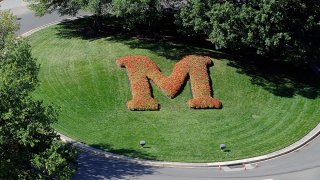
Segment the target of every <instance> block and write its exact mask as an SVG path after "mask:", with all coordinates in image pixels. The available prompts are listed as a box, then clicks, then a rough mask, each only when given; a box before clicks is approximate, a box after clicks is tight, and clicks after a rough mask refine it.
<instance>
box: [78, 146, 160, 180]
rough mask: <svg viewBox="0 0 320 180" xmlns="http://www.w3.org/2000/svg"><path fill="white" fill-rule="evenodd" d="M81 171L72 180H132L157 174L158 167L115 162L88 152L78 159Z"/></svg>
mask: <svg viewBox="0 0 320 180" xmlns="http://www.w3.org/2000/svg"><path fill="white" fill-rule="evenodd" d="M78 162H79V169H78V171H77V172H76V174H75V175H74V176H73V178H72V179H74V180H75V179H85V180H89V179H131V178H133V177H135V178H139V177H140V176H143V175H152V174H155V170H156V169H157V168H156V167H151V166H145V165H140V164H136V163H130V162H126V161H122V160H113V159H108V158H104V157H99V156H96V155H92V154H89V153H87V152H81V153H80V155H79V158H78Z"/></svg>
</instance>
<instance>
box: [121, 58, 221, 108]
mask: <svg viewBox="0 0 320 180" xmlns="http://www.w3.org/2000/svg"><path fill="white" fill-rule="evenodd" d="M212 64H213V62H212V61H211V59H210V58H209V57H206V56H192V55H190V56H186V57H184V58H183V59H182V60H180V61H179V62H178V63H177V64H175V66H174V68H173V71H172V73H171V74H170V75H169V76H164V75H163V74H162V73H161V71H160V69H159V68H158V66H157V65H156V64H155V63H154V62H153V61H152V60H151V59H149V58H148V57H145V56H126V57H122V58H120V59H119V60H118V65H119V67H125V68H126V69H127V73H128V76H129V81H130V86H131V92H132V97H133V98H132V100H131V101H129V102H128V103H127V107H128V109H130V110H158V109H159V104H158V102H157V101H156V100H155V99H154V98H152V95H151V87H150V84H149V79H150V80H152V82H153V83H155V84H156V85H157V86H158V87H159V88H160V89H161V90H162V91H164V92H165V93H166V95H167V96H169V97H171V98H173V97H175V96H176V95H177V94H178V93H179V91H180V89H181V88H182V85H183V84H184V82H185V81H186V80H187V78H188V75H189V76H190V81H191V89H192V96H193V99H191V100H189V101H188V103H187V104H188V106H189V107H191V108H195V109H207V108H221V102H220V101H219V100H218V99H215V98H213V97H212V96H211V94H212V93H211V85H210V79H209V75H208V66H209V65H212Z"/></svg>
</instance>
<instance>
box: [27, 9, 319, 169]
mask: <svg viewBox="0 0 320 180" xmlns="http://www.w3.org/2000/svg"><path fill="white" fill-rule="evenodd" d="M85 16H87V15H85ZM85 16H80V17H74V18H68V19H64V20H59V21H55V22H53V23H49V24H46V25H43V26H40V27H38V28H35V29H32V30H30V31H28V32H25V33H23V34H22V35H21V37H28V36H30V35H31V34H33V33H35V32H38V31H40V30H42V29H44V28H47V27H49V26H52V25H56V24H59V23H61V22H65V21H71V20H75V19H79V18H83V17H85ZM58 134H59V135H60V138H61V140H62V141H63V142H65V143H71V144H73V146H74V147H76V148H78V149H79V150H82V151H85V152H89V153H91V154H95V155H98V156H101V157H106V158H112V159H117V160H123V161H127V162H131V163H138V164H142V165H148V166H158V167H159V166H160V167H184V168H200V167H206V168H209V167H219V166H230V165H238V164H248V163H257V162H262V161H266V160H270V159H274V158H278V157H281V156H284V155H286V154H289V153H290V152H293V151H295V150H298V149H300V148H302V147H303V146H305V145H306V144H308V143H309V142H310V141H311V140H313V139H314V138H316V137H317V136H318V135H319V134H320V123H319V124H318V125H317V126H316V127H315V128H314V129H313V130H312V131H310V132H309V133H308V134H307V135H306V136H304V137H303V138H302V139H300V140H299V141H297V142H295V143H293V144H291V145H290V146H288V147H286V148H283V149H281V150H278V151H275V152H273V153H270V154H266V155H262V156H257V157H253V158H248V159H241V160H235V161H225V162H212V163H184V162H165V161H151V160H143V159H139V158H129V157H126V156H123V155H117V154H113V153H110V152H106V151H103V150H100V149H96V148H93V147H90V146H88V145H85V144H83V143H80V142H77V141H75V140H73V139H71V138H69V137H67V136H65V135H63V134H60V133H58Z"/></svg>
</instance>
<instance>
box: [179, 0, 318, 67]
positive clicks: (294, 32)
mask: <svg viewBox="0 0 320 180" xmlns="http://www.w3.org/2000/svg"><path fill="white" fill-rule="evenodd" d="M176 17H177V23H178V24H179V25H180V27H181V28H182V29H184V30H185V32H188V33H191V34H197V33H202V34H206V35H208V37H209V38H210V40H211V42H212V43H213V44H214V45H215V46H216V48H217V49H221V48H230V49H247V48H249V49H253V50H255V51H256V53H257V54H260V55H272V56H277V57H279V55H280V57H281V56H282V57H284V56H286V57H289V58H290V59H294V60H300V61H305V60H308V61H311V60H316V59H318V57H319V56H318V55H319V37H320V35H319V34H320V33H319V32H320V26H319V22H320V1H313V0H233V1H227V0H223V1H221V0H206V1H202V0H190V1H188V3H187V4H185V5H184V6H182V7H181V9H180V11H179V13H178V14H177V16H176ZM190 30H193V31H192V32H191V31H190Z"/></svg>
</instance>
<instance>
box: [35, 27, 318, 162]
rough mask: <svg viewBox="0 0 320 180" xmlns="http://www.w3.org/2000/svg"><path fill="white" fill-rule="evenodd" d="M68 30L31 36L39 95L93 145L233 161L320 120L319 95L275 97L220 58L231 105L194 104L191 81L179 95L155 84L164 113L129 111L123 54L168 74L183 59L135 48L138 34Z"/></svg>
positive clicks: (149, 155)
mask: <svg viewBox="0 0 320 180" xmlns="http://www.w3.org/2000/svg"><path fill="white" fill-rule="evenodd" d="M61 28H63V27H62V26H53V27H50V28H47V29H45V30H42V31H40V32H38V33H35V34H34V35H32V36H31V37H29V42H30V44H31V45H32V52H33V55H34V57H36V58H37V59H38V63H39V64H40V65H41V68H40V81H41V84H40V86H39V87H38V88H37V90H36V92H35V98H37V99H42V100H44V102H45V103H48V104H49V103H52V104H53V105H54V106H55V107H58V108H60V110H61V111H60V116H59V121H58V123H56V124H55V125H54V127H55V129H56V130H57V131H58V132H61V133H63V134H65V135H67V136H70V137H72V138H74V139H76V140H78V141H80V142H84V143H86V144H88V145H91V146H94V147H98V148H101V149H105V150H107V151H110V152H114V153H119V154H124V155H127V156H131V157H140V158H145V159H155V160H165V161H184V162H212V161H227V160H235V159H241V158H247V157H253V156H258V155H262V154H266V153H270V152H273V151H275V150H279V149H281V148H284V147H286V146H288V145H290V144H292V143H293V142H295V141H297V140H299V139H300V138H302V137H303V136H304V135H306V134H307V133H308V132H309V131H310V130H311V129H313V128H314V127H315V126H316V125H317V124H318V123H319V120H320V119H319V115H320V99H319V98H306V97H303V96H300V95H294V96H293V97H281V96H277V95H274V93H271V92H270V91H268V90H266V88H263V87H261V86H259V85H254V84H253V83H252V79H251V77H249V76H247V75H246V74H244V73H239V70H238V69H236V68H234V67H231V66H229V65H228V63H229V60H227V59H213V61H214V66H213V67H210V74H211V79H212V81H213V88H214V94H215V97H216V98H219V99H220V100H221V101H222V103H223V108H222V109H221V110H193V109H189V108H188V106H187V105H186V102H187V100H189V99H190V98H191V97H192V95H191V90H190V84H189V82H188V83H187V84H186V86H185V87H184V90H183V91H182V93H181V94H180V95H179V96H177V97H176V98H174V99H170V98H168V97H166V96H165V95H164V93H162V92H161V91H160V90H159V89H158V88H156V87H155V86H154V85H152V86H153V93H154V96H155V98H156V99H157V100H158V101H159V102H160V104H161V109H160V111H152V112H148V111H145V112H132V111H129V110H127V108H126V102H127V101H129V100H130V99H131V92H130V88H129V82H128V77H127V74H126V70H125V69H123V68H122V69H120V68H119V67H118V66H117V63H116V62H117V60H118V59H119V58H120V57H122V56H126V55H143V56H147V57H149V58H151V59H152V60H153V61H155V62H156V63H157V65H158V66H159V67H160V68H161V70H162V71H163V72H164V73H165V74H167V75H168V74H170V73H171V71H172V68H173V66H174V64H175V63H176V62H177V60H179V59H170V58H166V57H167V56H163V55H161V54H159V53H158V52H156V51H152V50H150V48H143V47H142V46H141V47H140V48H139V46H136V47H133V46H132V44H133V43H136V44H139V43H140V42H139V41H138V40H136V39H129V40H126V41H117V40H115V38H112V37H105V38H98V39H88V40H86V39H82V38H75V37H70V38H62V37H61V36H59V35H58V34H59V33H58V31H59V30H61ZM141 43H142V42H141ZM129 44H131V45H129ZM159 46H160V45H159ZM168 47H169V48H170V45H168V46H164V48H168ZM161 48H162V47H158V49H161ZM182 48H183V47H182ZM185 48H188V47H187V46H186V47H185ZM189 48H190V47H189ZM162 51H163V52H166V51H167V52H168V53H172V52H174V51H175V50H174V49H162ZM177 51H178V50H177ZM140 140H146V142H147V145H146V147H145V148H141V147H140V146H139V141H140ZM221 143H224V144H226V145H227V149H228V151H227V152H221V151H220V149H219V144H221Z"/></svg>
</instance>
